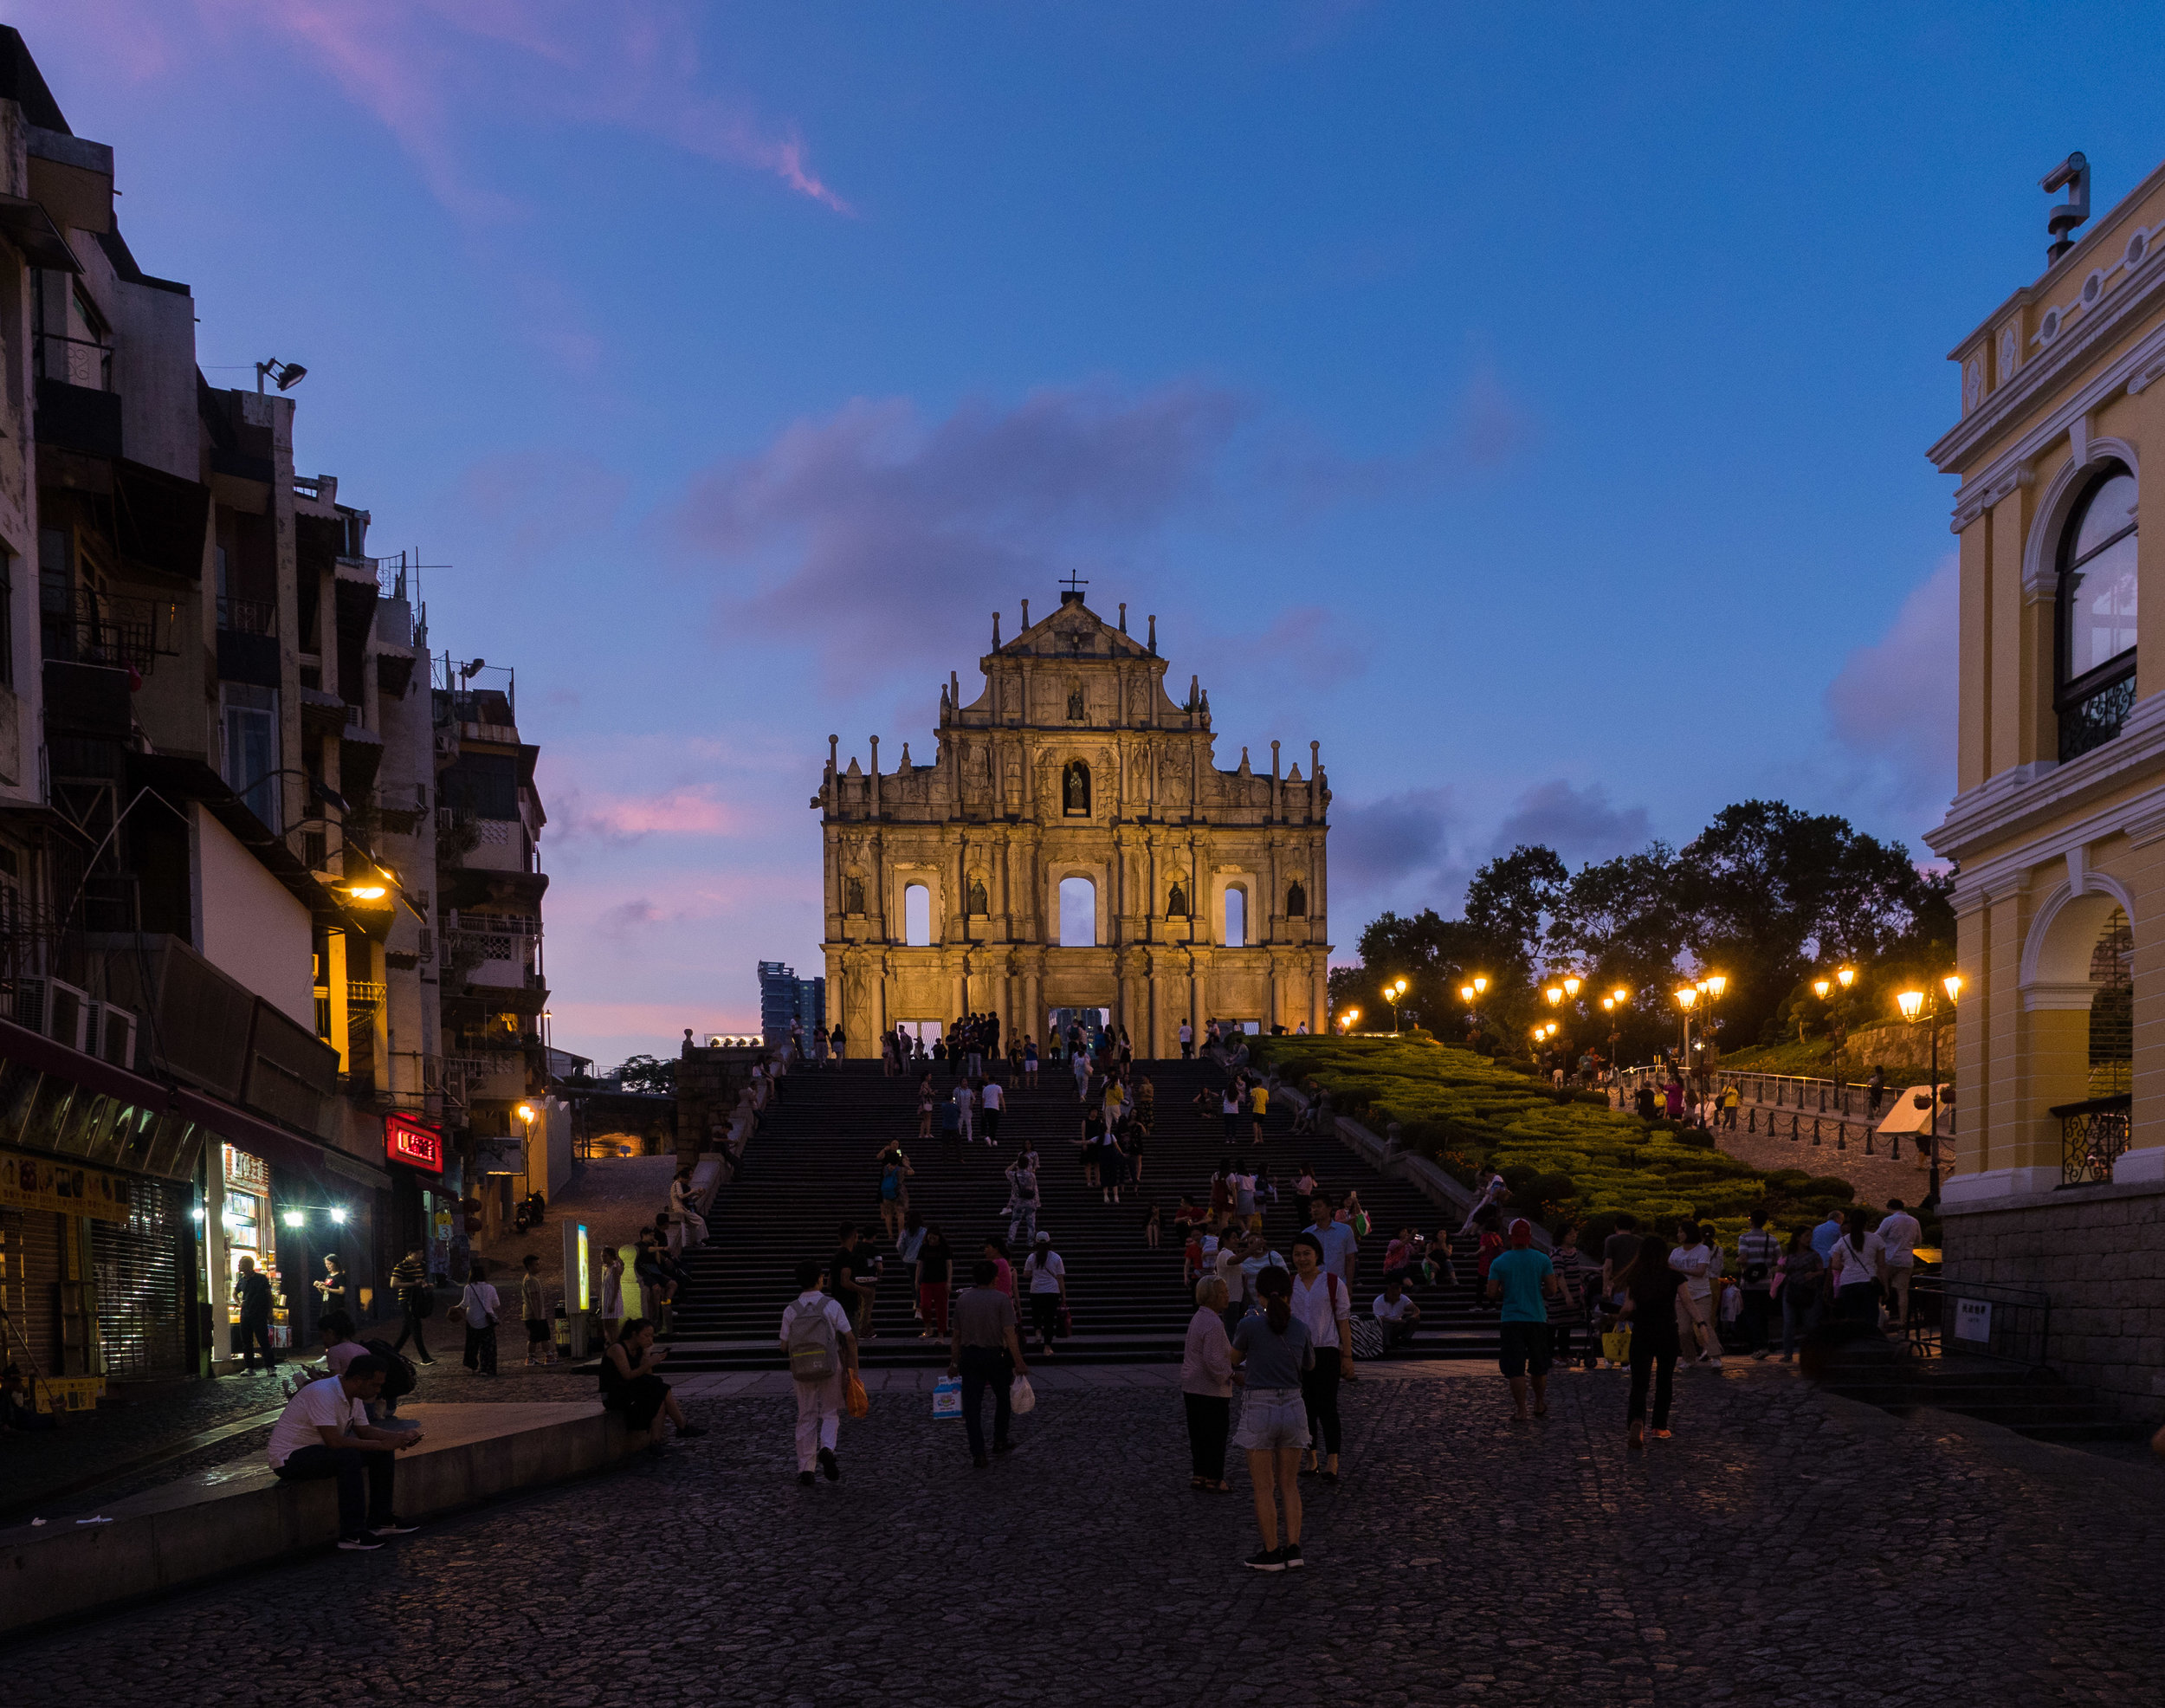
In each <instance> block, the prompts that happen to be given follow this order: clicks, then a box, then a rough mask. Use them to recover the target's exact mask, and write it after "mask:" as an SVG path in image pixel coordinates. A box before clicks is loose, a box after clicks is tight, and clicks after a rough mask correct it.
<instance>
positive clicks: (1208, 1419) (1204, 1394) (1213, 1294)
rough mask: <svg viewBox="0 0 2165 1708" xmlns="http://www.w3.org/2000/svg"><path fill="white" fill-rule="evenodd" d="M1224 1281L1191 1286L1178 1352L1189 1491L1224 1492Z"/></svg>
mask: <svg viewBox="0 0 2165 1708" xmlns="http://www.w3.org/2000/svg"><path fill="white" fill-rule="evenodd" d="M1180 1397H1181V1399H1182V1401H1184V1402H1185V1403H1186V1407H1187V1414H1188V1462H1189V1465H1190V1466H1191V1467H1192V1471H1193V1472H1194V1474H1193V1475H1192V1476H1191V1477H1190V1478H1188V1486H1189V1487H1190V1488H1192V1489H1209V1490H1211V1491H1213V1492H1215V1493H1218V1494H1224V1493H1226V1492H1227V1491H1229V1490H1230V1489H1231V1486H1232V1485H1231V1484H1229V1483H1228V1482H1226V1480H1225V1438H1226V1436H1227V1434H1228V1433H1230V1432H1231V1427H1232V1415H1233V1348H1232V1342H1231V1341H1229V1340H1228V1339H1227V1338H1226V1337H1225V1283H1224V1282H1223V1281H1219V1280H1216V1279H1212V1278H1205V1279H1203V1280H1201V1281H1199V1282H1197V1283H1196V1284H1195V1315H1194V1316H1193V1317H1190V1318H1189V1319H1188V1336H1187V1344H1186V1348H1185V1349H1183V1350H1182V1352H1181V1355H1180Z"/></svg>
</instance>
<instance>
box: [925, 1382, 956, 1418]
mask: <svg viewBox="0 0 2165 1708" xmlns="http://www.w3.org/2000/svg"><path fill="white" fill-rule="evenodd" d="M932 1414H933V1415H934V1417H949V1418H960V1416H961V1415H962V1378H961V1377H960V1376H942V1377H940V1380H939V1381H935V1382H934V1383H933V1385H932Z"/></svg>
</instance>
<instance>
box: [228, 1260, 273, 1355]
mask: <svg viewBox="0 0 2165 1708" xmlns="http://www.w3.org/2000/svg"><path fill="white" fill-rule="evenodd" d="M233 1299H234V1303H235V1304H238V1305H239V1306H240V1307H241V1368H242V1369H243V1370H248V1371H253V1370H254V1369H255V1349H256V1348H257V1347H259V1346H260V1347H262V1349H263V1368H265V1369H267V1370H275V1369H276V1368H278V1355H277V1354H276V1353H275V1352H274V1351H272V1350H271V1343H270V1319H271V1284H270V1277H269V1276H268V1275H266V1274H264V1273H263V1272H262V1271H261V1270H260V1269H258V1268H256V1266H255V1258H245V1257H244V1258H242V1259H241V1264H240V1272H239V1273H238V1274H237V1275H236V1276H235V1277H234V1278H233Z"/></svg>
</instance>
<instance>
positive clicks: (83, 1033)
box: [44, 979, 95, 1050]
mask: <svg viewBox="0 0 2165 1708" xmlns="http://www.w3.org/2000/svg"><path fill="white" fill-rule="evenodd" d="M94 1006H95V1005H94V1004H93V1003H92V1001H91V1000H90V993H89V992H88V991H86V990H78V989H77V988H76V987H74V986H73V985H71V984H69V983H68V982H67V981H66V980H62V979H48V980H45V1026H44V1032H45V1035H46V1037H48V1038H52V1039H53V1040H54V1041H55V1042H56V1043H60V1044H65V1045H67V1046H68V1048H69V1049H70V1050H83V1049H87V1048H88V1047H89V1038H90V1011H91V1009H92V1008H93V1007H94Z"/></svg>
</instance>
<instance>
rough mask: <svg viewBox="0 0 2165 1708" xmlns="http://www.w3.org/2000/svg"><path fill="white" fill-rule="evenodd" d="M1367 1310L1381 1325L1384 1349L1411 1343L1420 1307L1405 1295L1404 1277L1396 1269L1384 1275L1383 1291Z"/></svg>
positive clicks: (1419, 1317) (1418, 1320)
mask: <svg viewBox="0 0 2165 1708" xmlns="http://www.w3.org/2000/svg"><path fill="white" fill-rule="evenodd" d="M1369 1310H1371V1311H1372V1312H1373V1314H1374V1317H1375V1319H1376V1321H1377V1322H1378V1323H1381V1324H1382V1325H1383V1349H1384V1350H1385V1351H1386V1352H1388V1351H1390V1350H1391V1349H1392V1348H1393V1347H1399V1346H1411V1345H1412V1344H1413V1330H1414V1329H1415V1327H1416V1326H1417V1325H1418V1324H1419V1322H1420V1320H1421V1308H1420V1306H1419V1305H1418V1304H1414V1303H1413V1301H1412V1299H1411V1298H1409V1297H1407V1296H1406V1282H1405V1279H1404V1278H1402V1277H1401V1276H1400V1275H1399V1271H1396V1270H1395V1269H1394V1270H1392V1271H1389V1272H1388V1273H1386V1275H1385V1276H1384V1278H1383V1291H1381V1292H1380V1293H1378V1294H1377V1295H1376V1299H1375V1303H1374V1304H1373V1305H1371V1306H1369Z"/></svg>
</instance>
